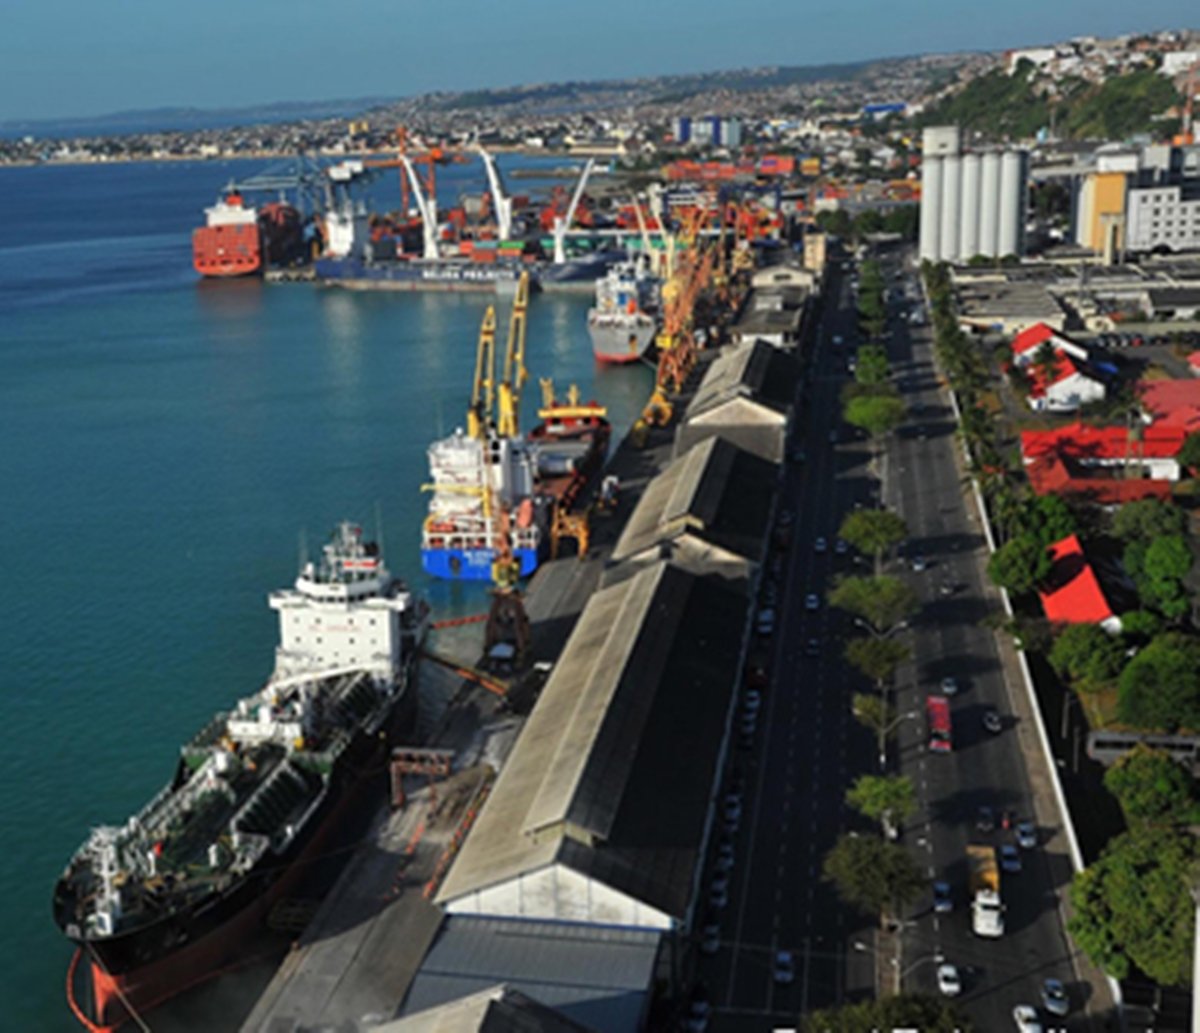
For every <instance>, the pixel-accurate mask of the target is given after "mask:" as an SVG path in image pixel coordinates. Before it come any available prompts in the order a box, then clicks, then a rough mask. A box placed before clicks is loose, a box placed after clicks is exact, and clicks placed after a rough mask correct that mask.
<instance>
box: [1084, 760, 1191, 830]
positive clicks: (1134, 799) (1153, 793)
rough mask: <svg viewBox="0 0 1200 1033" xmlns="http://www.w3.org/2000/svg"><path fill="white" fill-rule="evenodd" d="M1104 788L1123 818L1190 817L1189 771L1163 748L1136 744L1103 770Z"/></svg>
mask: <svg viewBox="0 0 1200 1033" xmlns="http://www.w3.org/2000/svg"><path fill="white" fill-rule="evenodd" d="M1104 788H1105V789H1107V790H1108V791H1109V792H1110V793H1112V794H1113V796H1115V797H1116V798H1117V802H1118V803H1119V804H1120V805H1121V810H1123V811H1124V812H1125V819H1126V820H1127V821H1128V822H1129V823H1130V825H1134V824H1136V823H1137V822H1150V823H1171V822H1175V821H1179V820H1182V819H1185V818H1187V817H1189V816H1190V814H1191V810H1192V804H1193V797H1192V792H1193V784H1192V776H1191V774H1190V773H1189V772H1188V771H1187V770H1186V769H1185V768H1184V767H1183V765H1182V764H1179V763H1177V762H1176V761H1175V760H1174V759H1173V758H1172V757H1171V755H1170V754H1169V753H1167V752H1166V751H1165V750H1155V749H1151V748H1150V747H1149V746H1147V745H1145V743H1139V744H1138V745H1137V746H1135V747H1134V748H1133V749H1132V750H1130V751H1129V752H1128V753H1127V754H1125V756H1123V757H1122V758H1121V759H1120V760H1118V761H1117V762H1116V763H1115V764H1114V765H1113V766H1112V767H1111V768H1109V769H1108V770H1107V771H1106V772H1105V773H1104Z"/></svg>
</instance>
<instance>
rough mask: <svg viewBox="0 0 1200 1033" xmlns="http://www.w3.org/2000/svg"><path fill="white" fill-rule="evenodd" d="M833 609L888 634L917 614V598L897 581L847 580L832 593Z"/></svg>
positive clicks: (907, 587) (881, 579) (868, 578)
mask: <svg viewBox="0 0 1200 1033" xmlns="http://www.w3.org/2000/svg"><path fill="white" fill-rule="evenodd" d="M829 602H830V604H831V605H833V606H836V607H839V608H840V609H843V610H846V611H848V612H849V613H852V614H853V615H854V616H856V617H861V618H862V619H863V620H864V621H866V622H867V624H869V625H870V626H871V628H872V629H874V631H875V632H877V633H878V634H881V635H882V634H886V633H887V632H888V631H890V630H891V629H892V628H894V627H896V626H897V625H898V624H900V623H901V622H902V621H905V620H907V619H908V618H909V617H912V616H913V615H914V614H915V613H916V612H917V610H918V608H919V604H918V601H917V594H916V592H914V591H913V590H912V588H910V587H909V586H908V585H907V584H905V583H904V582H903V581H901V580H900V579H899V578H897V577H890V576H888V575H884V576H882V577H844V578H840V579H839V580H838V582H837V583H836V584H835V585H834V586H833V591H831V592H830V593H829Z"/></svg>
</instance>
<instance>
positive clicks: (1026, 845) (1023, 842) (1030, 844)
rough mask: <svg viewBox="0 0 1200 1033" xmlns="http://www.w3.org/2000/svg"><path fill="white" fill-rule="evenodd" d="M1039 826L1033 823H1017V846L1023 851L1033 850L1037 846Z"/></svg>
mask: <svg viewBox="0 0 1200 1033" xmlns="http://www.w3.org/2000/svg"><path fill="white" fill-rule="evenodd" d="M1037 842H1038V839H1037V826H1036V825H1034V823H1033V822H1032V821H1021V822H1018V823H1017V846H1019V847H1020V848H1021V849H1022V850H1032V849H1033V848H1034V847H1036V846H1037Z"/></svg>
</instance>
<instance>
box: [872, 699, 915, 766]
mask: <svg viewBox="0 0 1200 1033" xmlns="http://www.w3.org/2000/svg"><path fill="white" fill-rule="evenodd" d="M915 717H917V712H916V711H915V710H910V711H908V713H906V714H900V715H898V716H897V717H895V718H893V719H892V720H891V721H889V722H888V723H887V724H882V725H880V728H879V770H880V771H882V770H883V769H884V768H885V767H887V741H888V736H889V735H891V734H892V732H894V731H895V730H896V729H897V728H899V727H900V725H901V724H903V723H904V722H905V721H911V720H912V719H913V718H915Z"/></svg>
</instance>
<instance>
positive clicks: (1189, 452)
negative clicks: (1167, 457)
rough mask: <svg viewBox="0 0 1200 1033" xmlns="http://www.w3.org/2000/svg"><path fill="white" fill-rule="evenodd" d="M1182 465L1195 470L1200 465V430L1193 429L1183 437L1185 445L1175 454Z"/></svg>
mask: <svg viewBox="0 0 1200 1033" xmlns="http://www.w3.org/2000/svg"><path fill="white" fill-rule="evenodd" d="M1175 458H1176V459H1178V460H1179V463H1180V465H1181V466H1186V467H1187V468H1188V469H1189V470H1193V471H1194V470H1195V469H1196V467H1198V466H1200V431H1193V432H1192V433H1191V434H1189V435H1188V436H1187V437H1186V438H1184V439H1183V445H1182V446H1181V447H1180V449H1179V452H1178V453H1177V454H1176V456H1175Z"/></svg>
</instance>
